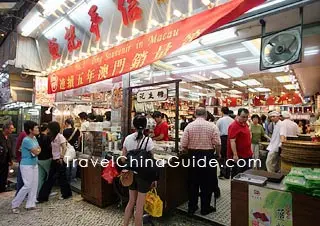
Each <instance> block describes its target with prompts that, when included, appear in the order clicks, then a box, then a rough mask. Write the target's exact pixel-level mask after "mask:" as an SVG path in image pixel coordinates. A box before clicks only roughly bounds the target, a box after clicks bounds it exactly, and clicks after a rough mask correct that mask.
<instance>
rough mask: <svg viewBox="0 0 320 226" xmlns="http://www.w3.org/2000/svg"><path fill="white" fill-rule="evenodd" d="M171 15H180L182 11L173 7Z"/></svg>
mask: <svg viewBox="0 0 320 226" xmlns="http://www.w3.org/2000/svg"><path fill="white" fill-rule="evenodd" d="M173 15H175V16H176V17H181V16H182V13H181V12H180V11H179V10H177V9H175V10H173Z"/></svg>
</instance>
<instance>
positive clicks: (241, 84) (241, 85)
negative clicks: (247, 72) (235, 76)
mask: <svg viewBox="0 0 320 226" xmlns="http://www.w3.org/2000/svg"><path fill="white" fill-rule="evenodd" d="M232 83H233V84H236V85H237V86H240V87H245V86H247V85H246V84H243V83H242V82H240V81H233V82H232Z"/></svg>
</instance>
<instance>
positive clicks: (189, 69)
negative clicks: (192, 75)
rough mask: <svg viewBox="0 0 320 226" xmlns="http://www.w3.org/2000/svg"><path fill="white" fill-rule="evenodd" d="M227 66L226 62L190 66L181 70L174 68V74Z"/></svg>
mask: <svg viewBox="0 0 320 226" xmlns="http://www.w3.org/2000/svg"><path fill="white" fill-rule="evenodd" d="M224 67H226V65H225V64H212V65H205V66H201V67H190V68H184V69H179V70H173V71H172V72H171V73H172V74H181V73H188V72H195V71H204V70H210V69H215V68H217V69H218V68H224Z"/></svg>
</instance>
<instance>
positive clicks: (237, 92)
mask: <svg viewBox="0 0 320 226" xmlns="http://www.w3.org/2000/svg"><path fill="white" fill-rule="evenodd" d="M229 93H232V94H241V93H242V92H240V91H239V90H235V89H232V90H229Z"/></svg>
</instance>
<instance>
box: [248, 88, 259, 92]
mask: <svg viewBox="0 0 320 226" xmlns="http://www.w3.org/2000/svg"><path fill="white" fill-rule="evenodd" d="M248 91H249V92H251V93H256V92H257V90H255V89H253V88H249V89H248Z"/></svg>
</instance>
